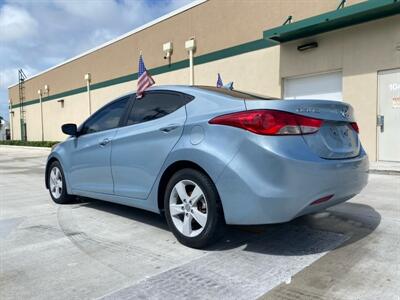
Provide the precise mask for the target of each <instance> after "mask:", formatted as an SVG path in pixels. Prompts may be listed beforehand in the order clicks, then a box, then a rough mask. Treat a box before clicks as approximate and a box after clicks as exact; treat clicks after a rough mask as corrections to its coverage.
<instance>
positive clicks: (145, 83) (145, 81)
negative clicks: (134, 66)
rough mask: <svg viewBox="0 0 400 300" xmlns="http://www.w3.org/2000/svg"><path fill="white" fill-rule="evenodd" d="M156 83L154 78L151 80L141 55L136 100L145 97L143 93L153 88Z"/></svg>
mask: <svg viewBox="0 0 400 300" xmlns="http://www.w3.org/2000/svg"><path fill="white" fill-rule="evenodd" d="M154 83H155V82H154V80H153V78H151V76H150V74H149V73H148V72H147V70H146V66H145V65H144V61H143V57H142V54H140V56H139V72H138V82H137V91H136V98H141V97H142V96H143V92H144V91H145V90H146V89H147V88H149V87H151V86H152V85H153V84H154Z"/></svg>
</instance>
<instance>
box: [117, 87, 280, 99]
mask: <svg viewBox="0 0 400 300" xmlns="http://www.w3.org/2000/svg"><path fill="white" fill-rule="evenodd" d="M147 90H148V91H176V92H181V93H185V94H189V95H193V96H196V95H200V94H201V95H214V96H215V95H218V96H220V97H228V98H235V99H241V100H243V99H246V100H247V99H255V100H258V99H260V100H277V99H279V98H275V97H269V96H263V95H257V94H254V93H248V92H243V91H238V90H229V89H226V88H217V87H214V86H207V85H157V86H152V87H150V88H149V89H147ZM135 92H136V91H135ZM135 92H130V93H126V94H124V95H121V96H120V97H124V96H127V95H131V94H134V93H135ZM120 97H119V98H120Z"/></svg>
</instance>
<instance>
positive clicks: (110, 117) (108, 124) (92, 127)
mask: <svg viewBox="0 0 400 300" xmlns="http://www.w3.org/2000/svg"><path fill="white" fill-rule="evenodd" d="M128 100H129V97H125V98H122V99H119V100H117V101H115V102H113V103H111V104H109V105H107V106H106V107H103V108H102V109H101V110H99V111H98V112H96V113H95V114H94V115H93V116H92V117H91V118H90V119H89V120H87V121H86V123H85V124H84V125H83V127H82V129H81V134H88V133H93V132H99V131H103V130H108V129H112V128H116V127H118V125H119V121H120V119H121V116H122V115H123V113H124V111H125V107H126V105H127V103H128Z"/></svg>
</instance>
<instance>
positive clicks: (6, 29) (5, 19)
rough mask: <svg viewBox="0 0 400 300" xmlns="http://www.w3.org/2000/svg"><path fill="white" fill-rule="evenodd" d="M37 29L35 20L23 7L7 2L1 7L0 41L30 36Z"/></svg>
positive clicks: (34, 33)
mask: <svg viewBox="0 0 400 300" xmlns="http://www.w3.org/2000/svg"><path fill="white" fill-rule="evenodd" d="M37 29H38V23H37V21H36V20H35V19H34V18H33V17H32V16H31V15H30V14H29V13H28V12H27V11H26V10H25V9H22V8H19V7H15V6H12V5H7V4H6V5H4V6H3V7H1V9H0V33H1V34H0V42H8V41H15V40H21V39H25V38H32V37H33V36H34V35H36V33H37Z"/></svg>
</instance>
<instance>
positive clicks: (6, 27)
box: [0, 0, 192, 120]
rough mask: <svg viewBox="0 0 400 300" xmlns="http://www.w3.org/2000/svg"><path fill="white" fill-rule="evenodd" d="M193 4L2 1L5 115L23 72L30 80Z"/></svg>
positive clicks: (0, 91) (0, 110) (0, 82)
mask: <svg viewBox="0 0 400 300" xmlns="http://www.w3.org/2000/svg"><path fill="white" fill-rule="evenodd" d="M190 2H192V0H53V1H50V0H18V1H17V0H0V116H2V117H4V118H5V119H6V120H8V119H9V115H8V86H10V85H12V84H14V83H17V82H18V73H17V71H18V69H20V68H22V69H23V70H24V72H25V74H26V75H27V76H28V77H30V76H32V75H35V74H36V73H38V72H40V71H43V70H45V69H47V68H49V67H52V66H54V65H57V64H59V63H61V62H63V61H65V60H67V59H69V58H71V57H73V56H75V55H78V54H80V53H82V52H84V51H86V50H89V49H91V48H94V47H96V46H98V45H100V44H102V43H104V42H107V41H109V40H111V39H113V38H115V37H117V36H119V35H122V34H124V33H126V32H128V31H130V30H132V29H134V28H136V27H138V26H140V25H143V24H145V23H147V22H150V21H151V20H154V19H156V18H158V17H160V16H162V15H164V14H166V13H169V12H170V11H172V10H175V9H177V8H179V7H182V6H184V5H186V4H188V3H190Z"/></svg>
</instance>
